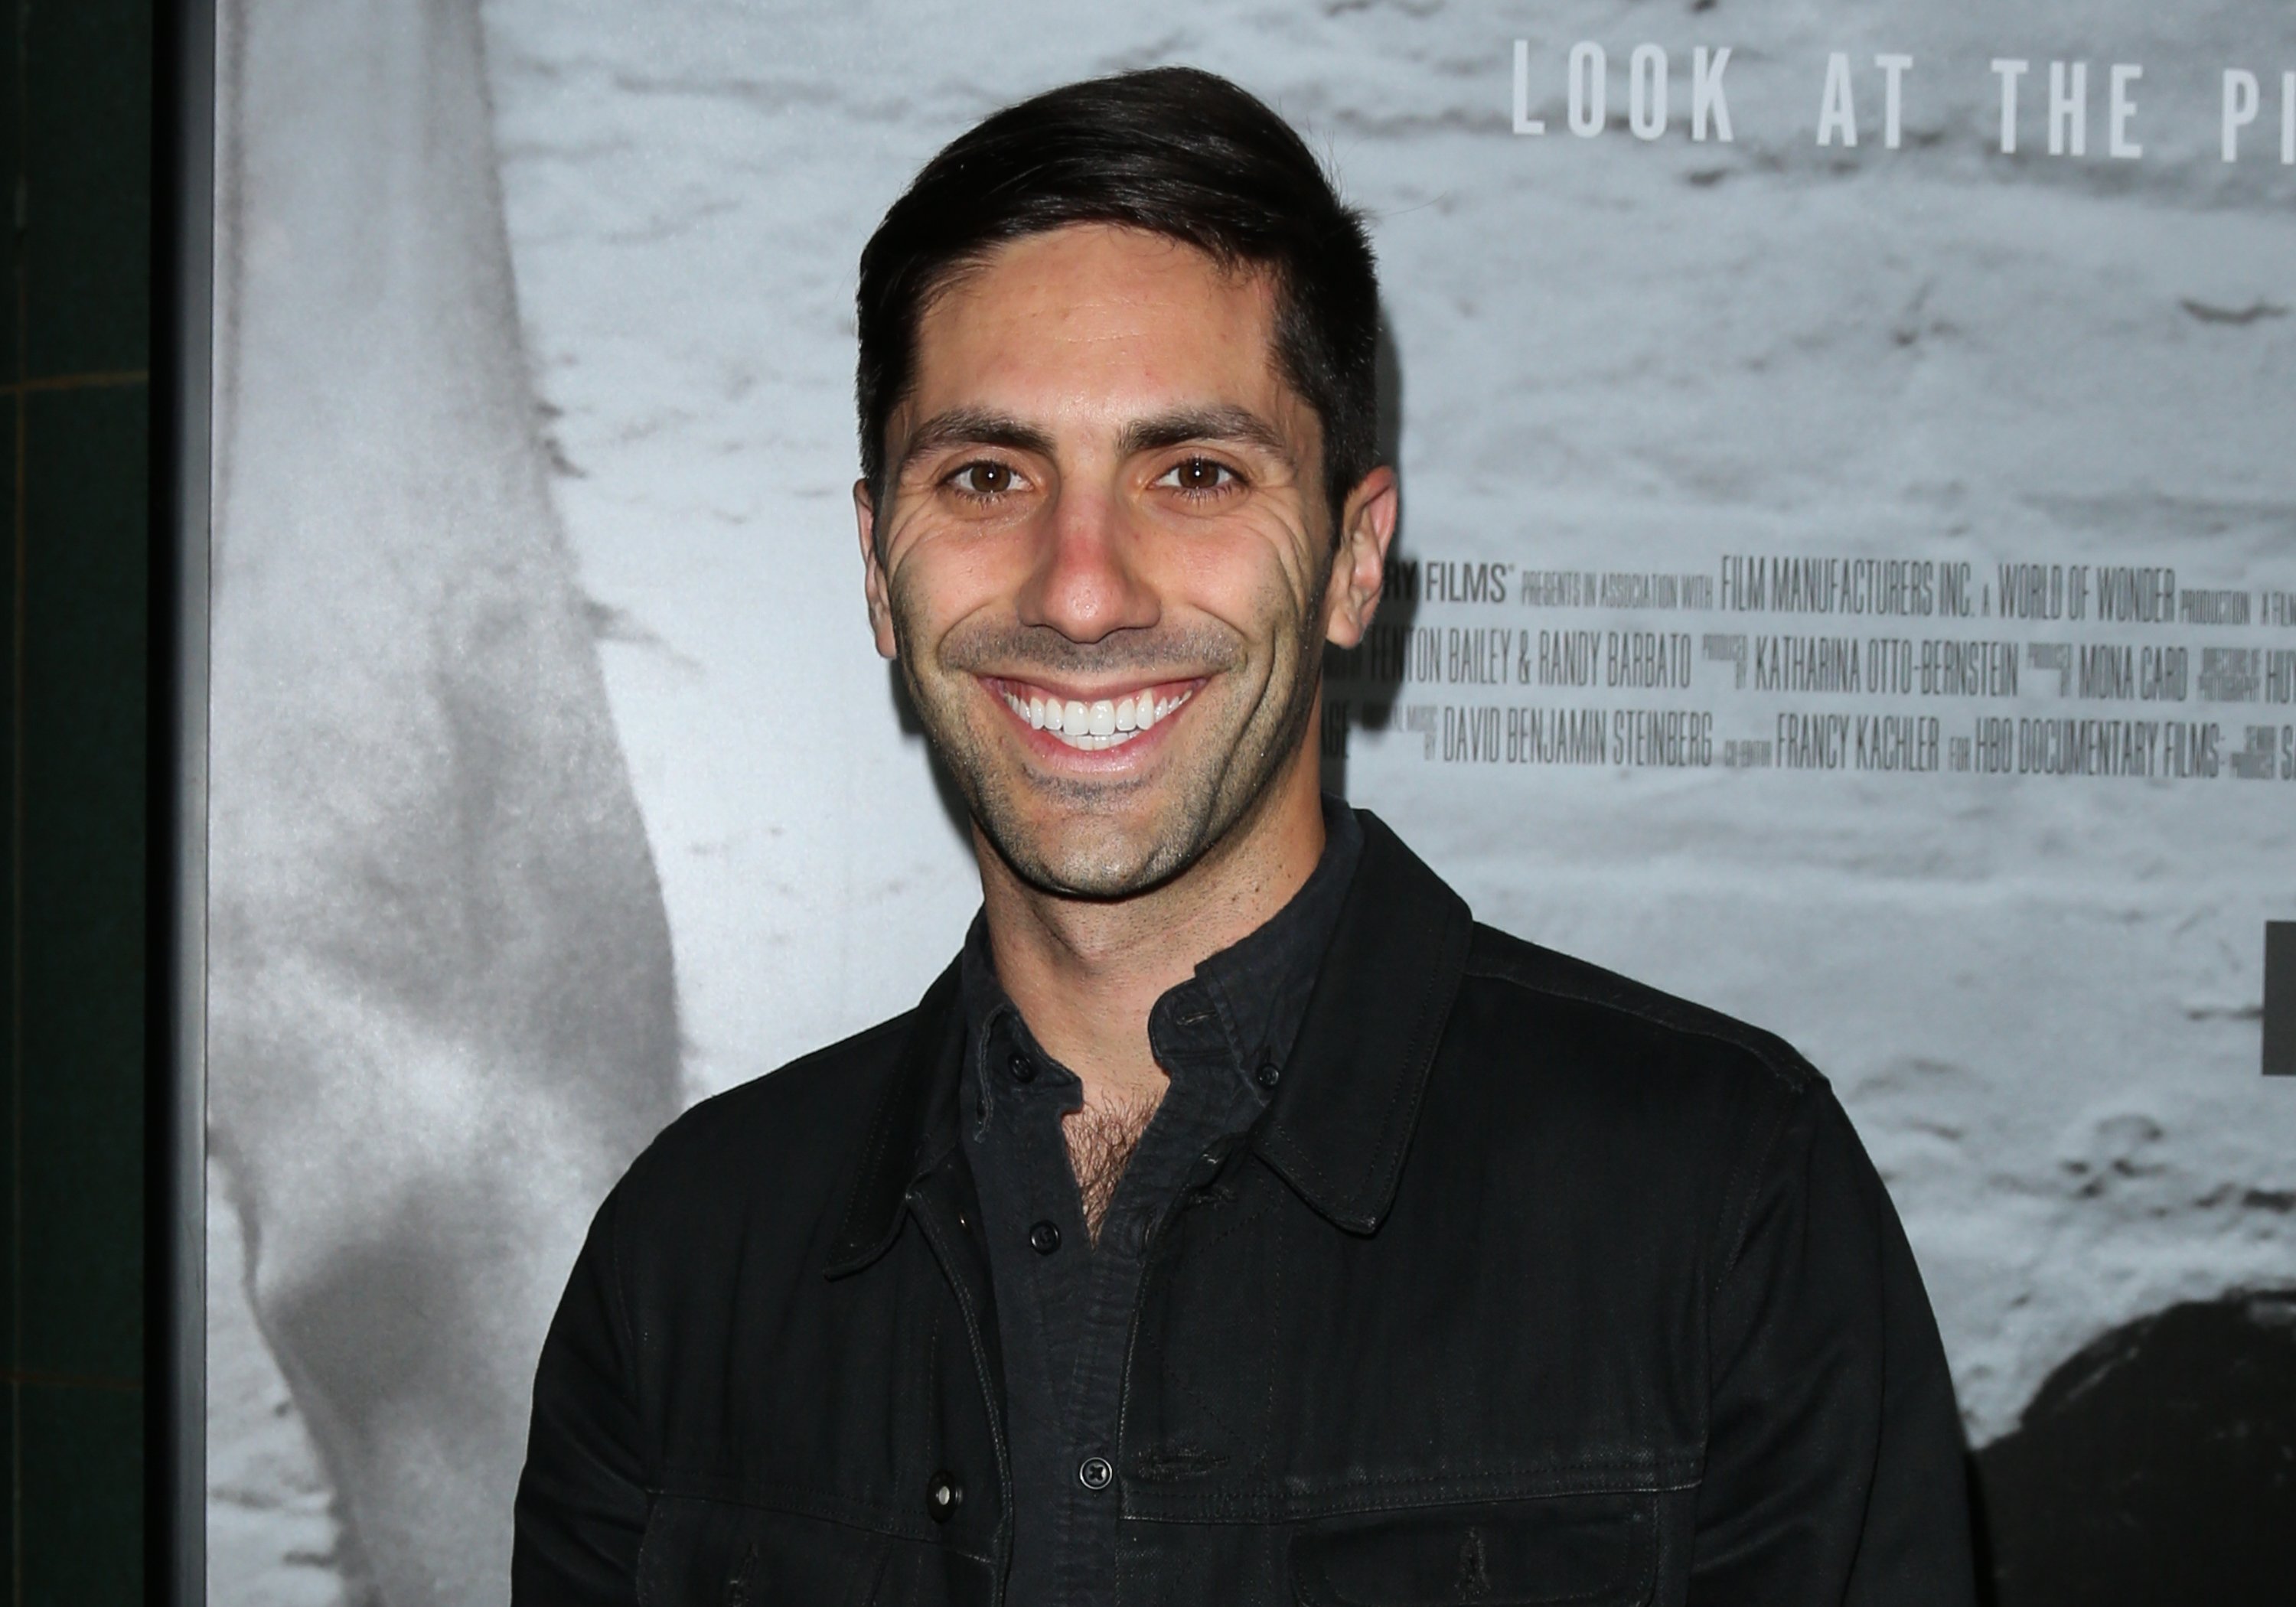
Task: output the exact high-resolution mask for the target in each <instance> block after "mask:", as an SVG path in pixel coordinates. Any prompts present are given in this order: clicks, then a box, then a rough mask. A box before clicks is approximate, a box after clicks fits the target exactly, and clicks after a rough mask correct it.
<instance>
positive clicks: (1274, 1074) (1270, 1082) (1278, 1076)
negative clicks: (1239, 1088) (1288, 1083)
mask: <svg viewBox="0 0 2296 1607" xmlns="http://www.w3.org/2000/svg"><path fill="white" fill-rule="evenodd" d="M1251 1080H1252V1081H1254V1082H1256V1083H1258V1084H1259V1086H1261V1087H1262V1088H1266V1089H1273V1088H1274V1087H1275V1085H1276V1084H1277V1083H1279V1082H1281V1081H1282V1080H1283V1067H1281V1066H1279V1065H1277V1064H1276V1063H1275V1062H1274V1061H1272V1060H1264V1061H1261V1062H1259V1070H1257V1071H1254V1072H1253V1073H1252V1074H1251Z"/></svg>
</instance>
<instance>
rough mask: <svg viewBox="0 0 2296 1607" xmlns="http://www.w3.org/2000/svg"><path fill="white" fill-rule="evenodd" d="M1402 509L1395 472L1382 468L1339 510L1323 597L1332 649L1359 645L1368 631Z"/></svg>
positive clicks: (1363, 482)
mask: <svg viewBox="0 0 2296 1607" xmlns="http://www.w3.org/2000/svg"><path fill="white" fill-rule="evenodd" d="M1401 507H1402V497H1401V493H1400V492H1399V491H1398V489H1397V487H1396V483H1395V471H1394V470H1392V469H1390V468H1389V467H1387V465H1385V464H1384V463H1382V464H1381V465H1380V466H1379V467H1378V468H1376V469H1374V470H1373V471H1371V472H1370V473H1369V474H1366V475H1365V476H1364V477H1363V480H1362V481H1361V483H1359V484H1358V485H1357V487H1356V488H1355V489H1354V490H1353V491H1350V492H1349V494H1348V500H1347V503H1346V505H1345V506H1343V507H1342V508H1341V510H1340V540H1339V546H1338V549H1337V550H1336V551H1335V552H1334V553H1333V555H1332V578H1331V580H1330V582H1329V584H1328V585H1327V586H1325V588H1324V640H1325V641H1327V642H1329V643H1330V644H1332V645H1333V646H1334V647H1340V648H1348V647H1354V646H1356V645H1357V644H1360V643H1361V642H1362V641H1363V639H1364V633H1365V631H1367V630H1369V629H1370V628H1371V620H1372V616H1373V615H1374V614H1375V613H1377V612H1378V611H1379V594H1380V588H1381V587H1382V586H1384V585H1385V584H1386V583H1387V550H1388V548H1389V546H1390V545H1392V544H1393V542H1394V540H1395V521H1396V516H1397V514H1398V512H1401Z"/></svg>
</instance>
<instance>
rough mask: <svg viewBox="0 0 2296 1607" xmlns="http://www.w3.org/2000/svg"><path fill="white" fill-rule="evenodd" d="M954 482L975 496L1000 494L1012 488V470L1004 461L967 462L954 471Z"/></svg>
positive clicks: (1002, 494)
mask: <svg viewBox="0 0 2296 1607" xmlns="http://www.w3.org/2000/svg"><path fill="white" fill-rule="evenodd" d="M956 483H957V487H958V488H959V489H961V490H964V491H969V492H971V493H972V495H973V496H1004V495H1005V493H1006V492H1007V491H1010V490H1011V489H1012V488H1013V471H1012V469H1011V468H1010V467H1009V466H1007V465H1006V464H1004V463H967V464H966V465H965V466H964V468H962V469H959V470H958V471H956Z"/></svg>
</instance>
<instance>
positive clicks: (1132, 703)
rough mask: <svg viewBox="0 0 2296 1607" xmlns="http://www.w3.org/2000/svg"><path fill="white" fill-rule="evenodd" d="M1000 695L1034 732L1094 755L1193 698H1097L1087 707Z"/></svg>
mask: <svg viewBox="0 0 2296 1607" xmlns="http://www.w3.org/2000/svg"><path fill="white" fill-rule="evenodd" d="M1004 695H1005V706H1006V707H1007V708H1009V709H1012V710H1013V713H1014V714H1015V715H1017V716H1018V717H1021V719H1024V720H1026V721H1028V722H1029V726H1032V727H1033V728H1034V729H1036V730H1038V731H1050V732H1054V733H1055V734H1058V735H1059V737H1060V739H1061V741H1062V742H1064V743H1066V744H1067V745H1068V746H1069V747H1071V748H1075V749H1078V750H1080V751H1082V752H1086V753H1098V752H1101V751H1103V750H1106V749H1110V748H1120V747H1122V746H1123V745H1124V744H1125V743H1127V742H1130V741H1131V740H1132V739H1133V738H1134V737H1136V736H1137V735H1138V734H1140V733H1142V732H1143V731H1146V730H1148V729H1150V728H1151V727H1152V726H1155V725H1156V723H1157V722H1158V721H1160V720H1166V719H1169V718H1170V717H1171V716H1172V711H1173V710H1174V709H1177V708H1178V707H1179V706H1180V705H1181V704H1183V703H1185V702H1186V701H1188V699H1189V698H1191V697H1193V696H1194V695H1195V694H1194V693H1181V694H1180V695H1179V696H1178V697H1176V698H1161V699H1159V698H1155V697H1152V696H1150V695H1149V694H1148V693H1144V692H1143V693H1135V694H1134V695H1133V696H1131V697H1128V698H1124V699H1121V700H1117V699H1111V698H1100V699H1096V700H1095V701H1093V702H1091V703H1089V704H1087V703H1085V702H1082V701H1078V700H1077V699H1074V698H1070V699H1069V700H1067V701H1062V700H1061V699H1059V698H1047V697H1040V696H1034V695H1032V696H1030V697H1029V698H1027V699H1026V700H1023V699H1022V698H1021V697H1020V696H1019V695H1018V694H1017V693H1010V692H1008V693H1005V694H1004Z"/></svg>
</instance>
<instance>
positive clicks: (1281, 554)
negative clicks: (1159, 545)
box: [1180, 521, 1323, 642]
mask: <svg viewBox="0 0 2296 1607" xmlns="http://www.w3.org/2000/svg"><path fill="white" fill-rule="evenodd" d="M1180 579H1181V583H1182V585H1183V586H1185V590H1186V593H1187V594H1188V596H1189V598H1190V600H1191V601H1192V602H1193V603H1195V604H1196V605H1197V606H1199V607H1201V608H1202V609H1203V610H1204V611H1206V612H1208V613H1211V614H1214V615H1216V616H1218V618H1220V619H1224V620H1225V621H1226V622H1227V623H1228V624H1229V625H1230V626H1232V627H1234V628H1235V629H1236V630H1238V631H1239V632H1241V633H1242V634H1243V635H1247V636H1250V637H1251V638H1253V639H1254V640H1256V641H1261V642H1266V641H1270V640H1273V639H1275V638H1277V637H1281V636H1289V635H1296V634H1297V633H1298V631H1299V629H1300V627H1302V625H1303V624H1304V622H1305V621H1306V619H1308V617H1309V616H1310V615H1314V614H1316V612H1317V611H1318V610H1319V609H1320V608H1321V606H1322V603H1323V595H1322V588H1321V585H1320V580H1321V575H1320V573H1319V571H1318V570H1317V567H1316V564H1315V562H1313V560H1312V558H1311V557H1310V555H1309V553H1308V550H1307V546H1306V542H1305V539H1304V538H1303V537H1301V535H1300V532H1299V531H1297V530H1296V529H1292V528H1291V527H1289V526H1287V525H1284V524H1282V523H1279V522H1275V521H1268V522H1267V523H1265V524H1260V525H1256V526H1254V527H1251V528H1250V529H1244V530H1239V531H1238V532H1236V533H1235V534H1234V535H1233V536H1230V537H1226V538H1224V539H1221V540H1218V541H1209V542H1201V543H1197V544H1193V545H1190V546H1188V547H1187V548H1186V549H1185V556H1184V557H1183V559H1182V561H1181V563H1180Z"/></svg>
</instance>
